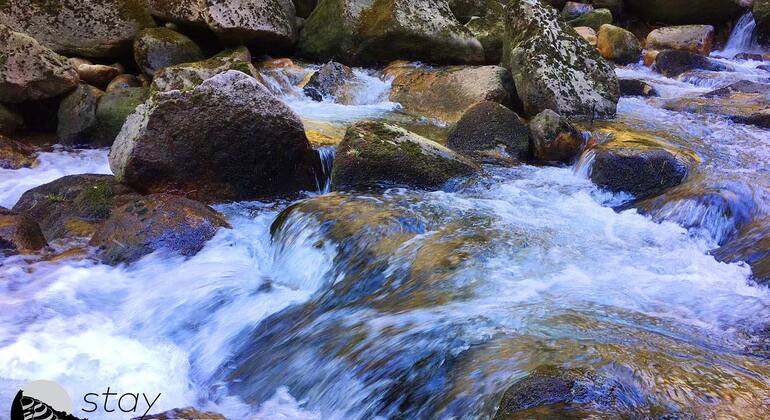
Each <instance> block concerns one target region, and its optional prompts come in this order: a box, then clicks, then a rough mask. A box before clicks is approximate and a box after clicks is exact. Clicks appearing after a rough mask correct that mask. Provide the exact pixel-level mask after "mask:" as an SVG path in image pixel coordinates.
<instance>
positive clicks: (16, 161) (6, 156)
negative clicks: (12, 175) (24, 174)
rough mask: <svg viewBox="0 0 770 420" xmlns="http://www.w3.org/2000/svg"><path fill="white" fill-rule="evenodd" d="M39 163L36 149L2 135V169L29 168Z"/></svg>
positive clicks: (0, 162)
mask: <svg viewBox="0 0 770 420" xmlns="http://www.w3.org/2000/svg"><path fill="white" fill-rule="evenodd" d="M36 163H37V153H36V152H35V149H34V148H33V147H31V146H28V145H26V144H24V143H21V142H18V141H16V140H11V139H9V138H7V137H5V136H3V135H2V134H0V168H2V169H21V168H29V167H32V166H34V165H35V164H36Z"/></svg>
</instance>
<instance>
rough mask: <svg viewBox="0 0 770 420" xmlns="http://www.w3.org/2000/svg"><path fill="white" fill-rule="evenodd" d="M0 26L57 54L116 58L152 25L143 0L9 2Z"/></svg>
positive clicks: (1, 6)
mask: <svg viewBox="0 0 770 420" xmlns="http://www.w3.org/2000/svg"><path fill="white" fill-rule="evenodd" d="M0 23H3V24H6V25H8V26H10V27H11V28H13V30H15V31H20V32H24V33H27V34H29V35H31V36H32V37H34V38H35V39H37V40H38V41H40V42H41V43H42V44H44V45H46V46H47V47H49V48H51V49H53V50H54V51H56V52H58V53H60V54H67V55H77V56H83V57H107V56H117V55H119V54H121V53H123V52H126V51H128V49H129V47H130V45H131V41H132V40H133V39H134V37H135V36H136V34H137V33H138V32H139V31H140V30H142V29H143V28H147V27H152V26H155V22H154V21H153V20H152V17H151V16H150V13H149V11H148V9H147V4H146V2H145V0H45V1H37V0H10V1H2V2H0Z"/></svg>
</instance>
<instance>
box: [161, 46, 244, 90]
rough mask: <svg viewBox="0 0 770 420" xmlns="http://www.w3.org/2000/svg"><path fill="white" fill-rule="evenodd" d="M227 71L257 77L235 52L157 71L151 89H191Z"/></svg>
mask: <svg viewBox="0 0 770 420" xmlns="http://www.w3.org/2000/svg"><path fill="white" fill-rule="evenodd" d="M228 71H239V72H241V73H244V74H246V75H249V76H252V77H257V76H258V75H259V73H258V72H257V69H255V68H254V66H253V65H252V64H251V63H250V62H248V61H245V60H243V59H242V58H241V56H240V54H238V53H237V52H236V53H235V54H233V55H219V56H215V57H212V58H210V59H208V60H203V61H196V62H194V63H185V64H178V65H176V66H171V67H166V68H165V69H162V70H159V71H158V72H157V73H155V78H154V79H153V81H152V89H153V90H156V91H160V92H166V91H170V90H182V89H185V90H186V89H192V88H194V87H196V86H198V85H200V84H201V83H203V81H204V80H208V79H210V78H212V77H214V76H216V75H218V74H222V73H225V72H228Z"/></svg>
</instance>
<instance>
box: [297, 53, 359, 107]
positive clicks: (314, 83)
mask: <svg viewBox="0 0 770 420" xmlns="http://www.w3.org/2000/svg"><path fill="white" fill-rule="evenodd" d="M354 80H355V75H354V74H353V69H351V68H350V67H348V66H346V65H344V64H340V63H335V62H333V61H332V62H329V63H326V64H324V65H323V66H321V68H320V69H318V71H316V72H315V73H313V75H312V76H310V79H309V80H308V82H307V83H306V84H305V86H304V87H303V92H304V93H305V95H307V96H308V97H310V98H311V99H312V100H314V101H319V102H320V101H322V100H323V99H324V98H332V99H334V100H335V102H337V103H341V104H352V103H353V101H354V99H355V98H354V95H353V92H352V91H351V89H350V87H351V86H350V85H351V83H352V82H353V81H354Z"/></svg>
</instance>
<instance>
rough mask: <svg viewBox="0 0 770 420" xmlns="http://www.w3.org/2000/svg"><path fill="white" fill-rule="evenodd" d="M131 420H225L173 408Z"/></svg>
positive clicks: (214, 415)
mask: <svg viewBox="0 0 770 420" xmlns="http://www.w3.org/2000/svg"><path fill="white" fill-rule="evenodd" d="M132 420H227V419H225V416H223V415H221V414H217V413H211V412H208V411H200V410H198V409H195V408H192V407H187V408H175V409H173V410H169V411H165V412H163V413H159V414H150V415H147V416H144V417H135V418H133V419H132Z"/></svg>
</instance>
